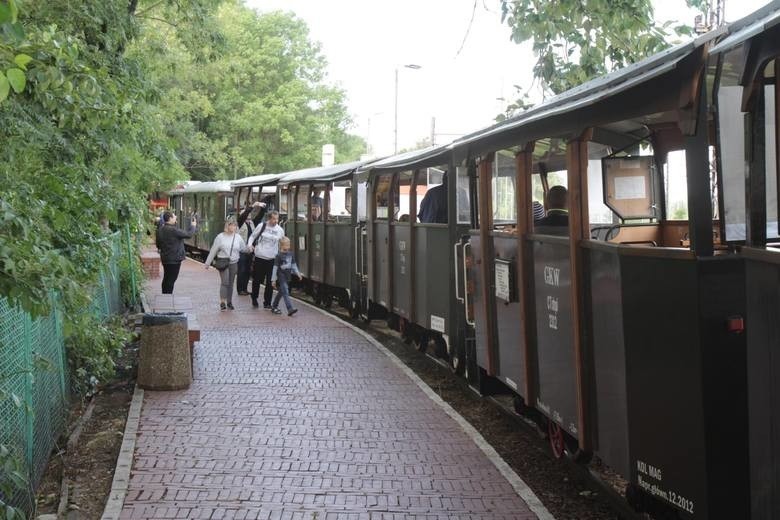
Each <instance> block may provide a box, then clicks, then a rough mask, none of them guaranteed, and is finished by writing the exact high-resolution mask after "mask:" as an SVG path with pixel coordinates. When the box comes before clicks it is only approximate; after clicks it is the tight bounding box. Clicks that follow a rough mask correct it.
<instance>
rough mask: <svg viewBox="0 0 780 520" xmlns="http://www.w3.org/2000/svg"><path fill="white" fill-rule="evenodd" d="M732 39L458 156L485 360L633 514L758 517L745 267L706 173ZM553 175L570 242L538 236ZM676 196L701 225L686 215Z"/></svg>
mask: <svg viewBox="0 0 780 520" xmlns="http://www.w3.org/2000/svg"><path fill="white" fill-rule="evenodd" d="M768 10H769V11H772V10H777V5H774V6H770V8H769V9H768ZM766 13H767V10H764V11H763V12H759V13H758V14H756V15H754V16H753V17H751V18H750V19H747V20H742V21H740V22H737V23H735V24H733V25H732V26H731V31H739V30H741V28H743V27H748V26H750V25H751V24H753V21H755V20H756V19H757V18H760V17H762V16H766ZM723 36H724V33H723V32H722V31H721V32H713V33H710V34H707V35H705V36H703V37H701V38H699V39H697V40H695V41H693V42H691V43H688V44H685V45H681V46H678V47H676V48H674V49H671V50H669V51H666V52H664V53H661V54H659V55H656V56H653V57H651V58H649V59H647V60H644V61H643V62H640V63H638V64H635V65H633V66H630V67H628V68H626V69H624V70H621V71H618V72H616V73H613V74H609V75H607V76H605V77H603V78H599V79H597V80H594V81H592V82H589V83H586V84H584V85H582V86H580V87H577V88H576V89H573V90H572V91H569V92H567V93H564V94H562V95H561V96H558V97H556V98H553V99H552V100H550V101H548V102H546V103H544V104H542V105H539V106H537V107H535V108H533V109H531V110H529V111H527V112H525V113H523V114H521V115H519V116H517V117H515V118H513V119H510V120H508V121H506V122H504V123H501V124H498V125H495V126H494V127H491V128H488V129H486V130H484V131H481V132H478V133H476V134H474V135H471V136H467V137H465V138H463V139H462V140H459V141H456V142H455V143H454V144H453V149H454V152H455V153H456V154H457V153H458V151H459V150H461V149H465V150H467V152H468V155H467V156H466V158H467V159H470V160H474V161H476V162H477V163H478V167H477V169H476V172H475V179H474V182H473V183H472V186H473V192H472V195H473V198H474V199H476V200H477V201H478V204H477V210H476V212H475V215H474V218H473V220H474V221H475V223H476V224H477V225H476V227H475V228H474V229H473V230H472V231H471V232H470V234H471V237H470V242H469V243H470V251H471V252H472V258H473V261H472V265H473V268H472V269H466V270H465V272H464V273H463V274H464V276H462V277H460V279H461V280H464V287H463V290H468V287H469V285H470V283H469V282H473V289H474V291H473V302H474V318H475V322H476V330H475V335H476V343H477V348H476V357H477V364H478V365H479V366H480V367H481V369H482V370H483V371H484V373H485V374H486V375H488V376H492V377H495V378H497V379H499V380H500V381H502V382H504V383H505V384H506V385H507V386H508V387H510V388H512V389H513V390H514V391H516V392H517V393H518V395H519V396H520V397H522V398H523V400H524V402H525V403H526V404H527V405H528V406H530V407H533V408H535V409H536V410H537V411H538V412H540V413H541V414H543V415H544V416H545V417H546V423H547V425H548V431H549V436H550V439H551V443H552V444H553V448H554V451H555V452H556V454H558V455H561V454H563V453H565V452H569V453H571V454H573V455H576V456H582V457H587V455H588V454H589V453H591V452H593V453H596V454H598V455H599V456H600V458H601V459H602V460H603V461H605V462H606V463H607V464H608V465H609V466H611V467H612V468H614V469H615V470H617V471H618V472H619V473H621V474H622V475H624V476H626V477H627V478H628V479H629V480H630V482H631V486H630V489H629V498H630V499H631V500H632V502H634V504H635V505H637V506H638V507H647V508H650V509H652V510H654V511H656V512H659V511H660V512H661V514H666V515H668V516H671V517H679V518H747V517H749V495H750V488H749V485H748V477H747V475H748V463H747V461H748V459H747V406H746V403H747V396H746V392H747V378H746V356H745V345H746V343H745V335H744V334H742V328H741V325H740V324H741V323H742V319H743V317H744V316H745V315H746V307H745V300H746V285H745V263H744V258H743V256H742V255H739V254H738V252H737V250H736V249H735V248H734V247H732V246H731V245H730V244H729V243H727V241H724V239H723V238H724V230H726V228H727V227H728V226H727V224H730V223H729V222H728V221H724V220H723V219H721V218H717V217H715V216H714V215H715V214H716V213H717V212H716V210H717V209H719V206H720V205H722V204H723V202H724V201H726V200H729V197H733V196H734V194H733V193H731V191H730V190H731V186H730V185H727V184H724V175H723V173H722V172H723V169H724V165H725V164H726V162H725V161H723V160H716V161H715V162H716V164H718V166H719V171H720V172H721V175H715V174H714V172H712V171H711V168H710V164H711V163H710V159H711V158H713V159H717V158H719V157H721V156H722V152H721V150H720V147H718V142H717V140H716V138H715V136H716V132H714V131H713V130H715V129H716V128H719V129H720V130H721V131H724V127H728V126H729V125H730V124H731V123H730V122H728V123H727V122H726V120H724V121H722V122H720V123H721V124H720V125H718V124H717V123H718V121H716V120H715V119H714V118H713V115H712V112H711V111H710V110H709V103H708V101H709V100H711V99H712V96H711V95H710V94H709V93H708V90H709V89H711V88H712V85H713V84H714V83H715V80H716V78H715V77H714V76H715V73H716V71H717V67H716V66H715V65H716V62H715V60H714V59H713V58H712V57H711V56H709V54H708V52H707V51H708V49H709V48H711V47H712V46H713V45H715V43H716V41H717V39H719V38H722V37H723ZM774 41H777V40H774ZM729 130H731V129H730V128H729ZM737 132H739V130H737ZM762 150H763V149H762ZM761 155H762V156H763V154H761ZM729 175H734V176H735V177H737V178H738V177H739V176H742V178H744V171H743V170H738V171H735V172H733V173H731V174H729ZM544 177H547V181H548V183H549V180H550V178H557V183H559V184H563V185H566V187H567V188H568V209H569V213H568V223H567V225H566V226H565V227H564V228H563V229H561V228H560V227H558V229H551V228H550V227H549V226H542V225H535V224H534V220H533V213H532V201H533V198H534V193H536V194H537V196H539V195H541V197H540V198H544V193H546V192H547V191H548V190H545V189H544V184H545V183H544V182H543V181H544V180H545V179H544ZM725 177H726V178H728V175H726V176H725ZM759 182H762V183H763V182H764V181H763V180H761V181H759ZM675 184H676V185H678V186H682V187H683V188H684V192H687V195H686V196H685V202H686V206H687V213H688V218H684V219H680V218H679V217H678V218H677V219H674V218H672V217H673V213H674V212H673V208H672V207H671V206H670V204H669V198H670V194H669V187H670V186H672V185H675ZM713 187H714V188H713ZM505 191H508V192H509V197H510V198H511V199H513V201H514V205H513V204H509V205H507V203H506V201H505V199H506V196H505ZM742 193H743V194H744V190H743V192H742ZM765 195H766V194H765V191H763V190H761V191H760V194H756V195H755V198H756V199H761V198H762V197H765ZM736 196H737V197H739V193H737V195H736ZM772 197H773V198H772V200H776V199H775V198H774V195H773V196H772ZM713 200H715V204H713ZM762 200H763V199H762ZM720 214H721V215H723V216H725V217H726V218H728V216H729V215H728V213H725V215H724V213H723V211H721V212H720ZM604 215H606V217H607V218H606V219H602V218H601V216H604ZM594 216H595V217H594ZM592 217H594V218H592ZM758 227H759V229H762V230H763V229H765V227H766V226H765V225H763V224H760V225H759V226H758ZM771 229H772V228H771V227H770V230H771ZM774 229H775V232H776V227H775V228H774ZM769 249H771V248H769ZM761 253H762V254H765V255H766V254H768V253H767V248H764V250H762V251H761ZM775 291H776V286H775ZM769 292H772V290H771V289H770V290H769ZM772 294H775V295H776V292H772ZM751 298H753V297H752V296H751ZM766 302H767V300H765V301H764V303H766ZM773 305H774V307H772V308H773V309H774V310H775V316H774V317H775V318H776V308H777V307H776V305H777V301H776V299H775V300H774V302H773ZM748 321H749V320H748ZM767 322H769V320H767ZM771 323H773V324H776V323H777V320H776V319H774V320H772V322H771ZM772 337H774V338H775V340H776V338H777V335H776V332H775V335H774V336H771V333H770V334H768V335H765V336H764V337H762V338H761V339H760V340H759V341H758V342H757V343H758V344H760V345H762V346H763V347H764V348H766V345H767V340H771V338H772ZM764 361H765V362H766V360H764ZM765 370H767V369H765ZM724 409H725V410H728V411H729V412H728V415H729V416H728V419H726V420H724V418H723V416H722V415H721V414H719V413H717V412H718V411H719V410H724ZM768 464H769V463H765V464H764V466H766V465H768ZM754 486H755V484H754Z"/></svg>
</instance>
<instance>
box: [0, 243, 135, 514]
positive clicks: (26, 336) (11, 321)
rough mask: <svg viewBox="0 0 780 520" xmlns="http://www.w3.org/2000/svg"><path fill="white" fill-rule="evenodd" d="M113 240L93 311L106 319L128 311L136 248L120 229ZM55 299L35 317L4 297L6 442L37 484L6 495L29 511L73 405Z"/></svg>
mask: <svg viewBox="0 0 780 520" xmlns="http://www.w3.org/2000/svg"><path fill="white" fill-rule="evenodd" d="M108 239H109V240H111V242H112V248H113V254H112V255H111V258H110V259H109V261H108V262H107V264H106V266H105V268H104V269H103V272H102V273H101V275H100V281H99V284H98V286H97V287H96V288H95V294H94V296H93V298H92V305H91V307H90V312H92V313H94V314H95V315H96V316H99V317H101V318H106V317H108V316H110V315H111V314H114V313H117V312H120V311H121V310H122V307H123V301H122V295H121V290H120V268H119V258H120V255H122V254H123V253H124V254H125V255H127V254H132V253H131V251H130V250H128V249H126V248H127V247H133V245H132V244H129V243H128V242H127V241H126V240H122V238H121V235H120V234H119V233H117V234H115V235H112V236H110V237H109V238H108ZM52 298H54V300H53V302H54V305H53V308H54V309H55V310H54V311H53V312H52V313H51V314H50V315H48V316H46V317H44V318H38V319H32V318H31V317H30V316H29V315H28V314H27V313H25V312H23V311H21V310H19V309H17V308H14V307H11V306H10V305H9V304H8V302H7V301H6V300H5V299H4V298H2V297H0V444H2V445H5V446H6V447H8V448H9V449H10V450H11V451H12V453H14V454H15V455H16V456H17V457H18V459H19V461H20V462H22V463H23V466H24V468H25V472H26V474H27V476H28V480H29V482H30V485H31V487H30V489H27V490H19V491H17V492H16V494H15V495H14V496H13V497H5V498H6V499H10V500H9V501H10V502H11V503H12V504H13V505H15V506H17V507H19V508H21V509H23V510H25V511H27V512H28V513H30V512H31V511H32V510H33V508H34V492H33V490H34V489H35V487H37V485H38V483H39V482H40V479H41V477H42V476H43V473H44V471H45V470H46V466H47V464H48V461H49V455H50V454H51V452H52V450H53V448H54V447H55V446H54V445H55V442H56V440H57V439H58V438H59V437H60V435H61V434H62V433H63V432H64V429H65V419H66V415H67V409H68V367H67V362H66V358H65V340H64V337H63V332H62V313H61V311H59V310H58V305H57V302H56V298H55V297H54V296H52ZM1 471H2V470H1V469H0V472H1ZM0 478H2V475H1V474H0Z"/></svg>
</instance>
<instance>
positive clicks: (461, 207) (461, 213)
mask: <svg viewBox="0 0 780 520" xmlns="http://www.w3.org/2000/svg"><path fill="white" fill-rule="evenodd" d="M456 173H457V176H458V184H457V187H458V195H457V197H458V198H457V203H458V224H471V202H470V200H469V190H470V186H469V169H468V168H467V167H466V166H458V167H457V168H456Z"/></svg>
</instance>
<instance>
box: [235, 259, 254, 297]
mask: <svg viewBox="0 0 780 520" xmlns="http://www.w3.org/2000/svg"><path fill="white" fill-rule="evenodd" d="M254 257H255V255H254V254H253V253H241V256H240V257H238V276H237V278H236V290H237V291H238V292H240V293H245V292H247V290H246V288H247V287H248V286H249V275H250V274H251V273H252V259H253V258H254Z"/></svg>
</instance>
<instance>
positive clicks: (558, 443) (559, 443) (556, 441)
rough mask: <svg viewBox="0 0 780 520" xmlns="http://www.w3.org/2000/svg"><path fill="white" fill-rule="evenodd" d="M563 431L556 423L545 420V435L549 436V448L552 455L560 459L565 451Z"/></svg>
mask: <svg viewBox="0 0 780 520" xmlns="http://www.w3.org/2000/svg"><path fill="white" fill-rule="evenodd" d="M564 435H565V434H564V432H563V429H561V427H560V426H558V423H556V422H555V421H551V420H549V419H548V420H547V436H548V437H549V438H550V448H552V454H553V457H555V458H556V459H560V458H561V457H563V456H564V454H565V453H566V441H565V440H564Z"/></svg>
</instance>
